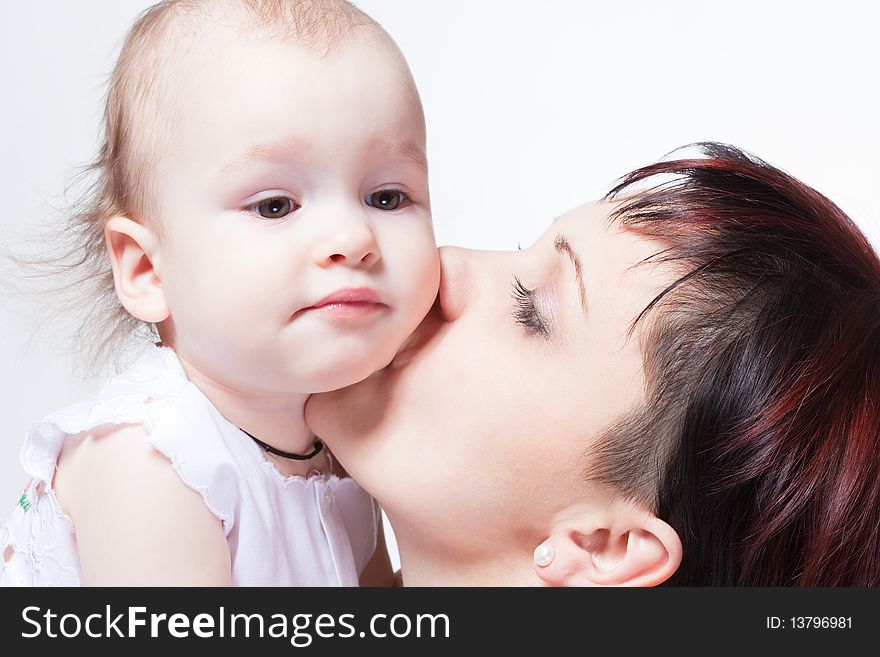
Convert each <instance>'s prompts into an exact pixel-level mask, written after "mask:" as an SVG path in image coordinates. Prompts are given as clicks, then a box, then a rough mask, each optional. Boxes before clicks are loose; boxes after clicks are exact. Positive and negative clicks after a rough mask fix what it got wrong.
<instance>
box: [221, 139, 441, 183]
mask: <svg viewBox="0 0 880 657" xmlns="http://www.w3.org/2000/svg"><path fill="white" fill-rule="evenodd" d="M369 148H370V149H371V150H375V151H378V152H380V153H381V154H382V155H385V156H387V157H394V156H398V157H400V158H402V159H404V160H406V161H407V162H409V163H411V164H413V165H415V166H416V167H418V169H419V170H420V171H422V172H423V173H427V172H428V160H427V157H426V155H425V148H424V146H423V145H422V144H421V143H418V142H389V141H386V140H384V139H373V140H371V141H370V142H369ZM314 150H315V146H314V145H313V144H312V143H310V142H309V141H308V140H306V139H302V138H298V137H291V138H288V139H285V140H283V141H272V142H266V143H264V144H255V145H253V146H251V147H249V148H248V149H247V150H246V151H245V152H244V153H242V154H241V155H240V156H238V157H236V158H235V159H233V160H232V161H230V162H228V163H227V164H225V165H224V166H223V168H221V169H220V174H221V176H225V175H228V174H231V173H236V172H239V171H243V170H246V169H249V168H251V167H253V166H254V165H257V164H261V163H263V162H283V161H286V160H291V159H294V158H299V159H302V158H308V157H309V156H310V154H311V153H313V152H314Z"/></svg>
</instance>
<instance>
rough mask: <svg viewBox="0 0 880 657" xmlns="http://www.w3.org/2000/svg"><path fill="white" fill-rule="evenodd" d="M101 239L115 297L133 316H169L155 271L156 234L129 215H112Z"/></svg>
mask: <svg viewBox="0 0 880 657" xmlns="http://www.w3.org/2000/svg"><path fill="white" fill-rule="evenodd" d="M104 240H105V242H106V243H107V253H108V254H109V256H110V264H111V266H112V267H113V283H114V286H115V287H116V296H118V297H119V301H120V302H121V303H122V305H123V307H124V308H125V309H126V310H127V311H128V312H129V313H130V314H131V315H133V316H134V317H137V318H138V319H140V320H142V321H144V322H150V323H154V324H155V323H158V322H161V321H163V320H165V319H167V318H168V315H169V310H168V304H167V303H166V300H165V293H164V291H163V290H162V280H161V278H160V277H159V274H158V272H157V267H156V266H157V258H158V255H159V240H158V238H157V237H156V235H155V233H153V231H151V230H150V229H149V228H147V227H146V226H143V225H141V224H139V223H137V222H136V221H133V220H131V219H129V218H128V217H112V218H111V219H110V220H109V221H108V222H107V224H106V226H104Z"/></svg>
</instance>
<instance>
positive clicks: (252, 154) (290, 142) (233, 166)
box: [220, 137, 312, 175]
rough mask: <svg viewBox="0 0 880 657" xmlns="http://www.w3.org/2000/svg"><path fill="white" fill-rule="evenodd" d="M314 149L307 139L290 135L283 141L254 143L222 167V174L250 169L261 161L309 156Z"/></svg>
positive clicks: (276, 160) (277, 160)
mask: <svg viewBox="0 0 880 657" xmlns="http://www.w3.org/2000/svg"><path fill="white" fill-rule="evenodd" d="M311 150H312V146H311V144H309V142H308V141H306V140H305V139H300V138H297V137H290V138H288V139H285V140H283V141H271V142H266V143H264V144H254V145H253V146H251V147H249V148H248V149H247V150H246V151H245V152H244V153H242V154H241V155H239V156H238V157H236V158H235V159H233V160H232V161H230V162H228V163H227V164H225V165H224V166H223V168H222V169H220V173H221V175H227V174H230V173H236V172H238V171H243V170H245V169H249V168H251V167H252V166H254V165H255V164H260V163H261V162H282V161H284V160H290V159H292V158H293V157H296V156H299V157H303V156H306V157H308V155H309V153H310V152H311Z"/></svg>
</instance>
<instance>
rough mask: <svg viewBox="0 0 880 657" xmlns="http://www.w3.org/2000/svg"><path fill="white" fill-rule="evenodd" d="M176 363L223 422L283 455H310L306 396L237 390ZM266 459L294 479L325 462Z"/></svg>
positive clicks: (320, 458) (323, 459) (182, 359)
mask: <svg viewBox="0 0 880 657" xmlns="http://www.w3.org/2000/svg"><path fill="white" fill-rule="evenodd" d="M178 359H179V360H180V363H181V365H182V367H183V370H184V372H186V376H187V378H188V379H189V380H190V381H191V382H192V383H193V384H194V385H195V386H196V387H197V388H198V389H199V390H200V391H201V392H202V394H203V395H205V397H207V398H208V400H209V401H210V402H211V403H212V404H213V405H214V407H215V408H216V409H217V410H218V411H219V412H220V414H221V415H223V417H225V418H226V419H227V420H229V421H230V422H232V423H233V424H235V425H236V426H238V427H240V428H242V429H245V430H246V431H247V432H248V433H250V434H253V436H254V437H256V438H258V439H260V440H261V441H263V442H264V443H266V444H268V445H271V446H272V447H274V448H275V449H278V450H281V451H283V452H291V453H294V454H306V453H308V452H310V451H312V449H313V447H314V444H315V437H314V435H313V434H312V432H311V431H310V430H309V428H308V427H307V426H306V423H305V418H304V417H303V408H304V406H305V403H306V399H308V395H307V394H290V395H270V394H257V393H249V392H247V391H242V390H237V389H235V388H232V387H230V386H228V385H225V384H224V383H223V382H219V381H216V380H215V379H214V378H212V377H211V376H209V375H207V374H205V373H204V372H202V371H201V370H200V369H199V368H197V367H195V366H194V365H193V364H192V363H190V362H188V361H187V360H186V358H185V357H183V356H181V355H180V354H179V353H178ZM248 440H250V439H249V438H248ZM267 458H269V460H270V462H271V463H272V464H273V465H274V466H275V467H276V468H277V469H278V470H279V471H280V472H282V473H283V474H295V475H305V474H307V473H309V472H311V471H313V470H315V469H316V467H318V466H320V465H323V464H324V463H325V462H326V456H325V455H324V454H321V455H319V456H317V457H316V458H315V459H314V461H315V463H312V461H297V460H293V459H285V458H282V457H275V456H274V455H271V454H269V453H268V452H267Z"/></svg>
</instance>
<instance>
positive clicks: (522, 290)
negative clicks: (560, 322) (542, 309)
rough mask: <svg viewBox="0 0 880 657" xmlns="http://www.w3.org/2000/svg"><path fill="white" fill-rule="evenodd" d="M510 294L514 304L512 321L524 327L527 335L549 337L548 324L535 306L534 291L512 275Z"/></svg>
mask: <svg viewBox="0 0 880 657" xmlns="http://www.w3.org/2000/svg"><path fill="white" fill-rule="evenodd" d="M511 296H513V300H514V304H515V305H514V309H513V319H514V321H516V323H517V324H519V325H520V326H522V327H523V328H525V330H526V333H528V334H529V335H540V336H541V337H542V338H544V339H549V338H550V328H549V324H548V322H547V320H546V318H544V317H542V316H541V313H539V312H538V309H537V308H536V307H535V291H534V290H530V289H528V288H527V287H526V286H525V285H523V284H522V281H520V280H519V278H518V277H517V276H514V277H513V291H512V293H511Z"/></svg>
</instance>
